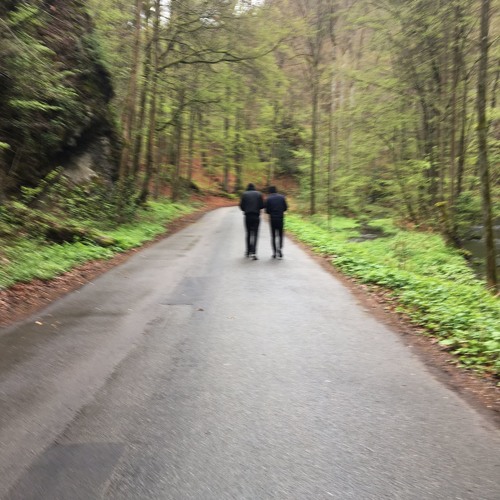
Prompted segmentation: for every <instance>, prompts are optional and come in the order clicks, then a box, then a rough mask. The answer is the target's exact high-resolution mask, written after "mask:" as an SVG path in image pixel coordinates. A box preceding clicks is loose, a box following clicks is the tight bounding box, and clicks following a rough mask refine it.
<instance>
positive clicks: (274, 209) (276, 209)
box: [266, 186, 288, 259]
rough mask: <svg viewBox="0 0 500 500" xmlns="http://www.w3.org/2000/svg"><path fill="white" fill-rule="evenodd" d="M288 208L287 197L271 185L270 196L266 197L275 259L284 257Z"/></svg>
mask: <svg viewBox="0 0 500 500" xmlns="http://www.w3.org/2000/svg"><path fill="white" fill-rule="evenodd" d="M287 209H288V205H287V203H286V198H285V197H284V196H283V195H282V194H279V193H278V192H277V190H276V186H270V187H269V196H268V197H267V199H266V212H267V213H268V214H269V223H270V226H271V243H272V245H273V259H275V258H276V257H278V259H282V258H283V226H284V218H285V212H286V211H287Z"/></svg>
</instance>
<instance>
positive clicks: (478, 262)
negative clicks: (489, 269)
mask: <svg viewBox="0 0 500 500" xmlns="http://www.w3.org/2000/svg"><path fill="white" fill-rule="evenodd" d="M493 234H494V237H495V250H496V257H497V258H496V262H497V276H500V220H497V221H495V226H494V227H493ZM463 248H464V249H465V250H468V251H469V252H470V253H471V254H472V266H473V268H474V271H475V273H476V274H477V276H478V277H480V278H484V277H485V268H486V265H485V259H486V244H485V241H484V228H483V226H472V227H471V228H470V236H469V238H468V239H466V240H464V242H463Z"/></svg>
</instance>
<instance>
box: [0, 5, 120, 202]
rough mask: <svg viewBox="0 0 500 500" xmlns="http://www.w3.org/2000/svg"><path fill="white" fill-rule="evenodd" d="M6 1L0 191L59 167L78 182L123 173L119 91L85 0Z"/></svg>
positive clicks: (1, 30)
mask: <svg viewBox="0 0 500 500" xmlns="http://www.w3.org/2000/svg"><path fill="white" fill-rule="evenodd" d="M2 4H3V5H2V6H0V185H1V187H0V191H4V192H5V191H9V190H15V189H16V188H18V187H19V186H20V185H23V184H27V185H32V184H35V183H36V182H37V181H38V180H39V179H40V178H41V177H43V176H44V175H46V174H47V173H48V172H49V171H50V170H52V169H53V168H55V167H57V166H63V167H65V168H66V169H67V170H68V173H69V174H70V175H72V176H73V177H74V178H75V180H79V179H83V178H88V177H89V176H94V175H100V176H104V177H106V178H108V179H114V178H115V177H116V174H117V162H118V156H119V155H118V154H117V144H118V141H117V138H116V134H115V127H114V121H113V117H112V115H111V112H110V109H109V101H110V99H111V97H112V95H113V89H112V86H111V81H110V77H109V74H108V72H107V71H106V69H105V68H104V66H103V64H102V62H101V60H100V57H99V47H98V46H97V44H96V42H95V40H94V38H93V25H92V20H91V18H90V17H89V15H88V14H87V12H86V10H85V2H84V1H81V0H31V1H28V2H26V1H20V0H10V1H9V0H7V1H5V3H4V2H2Z"/></svg>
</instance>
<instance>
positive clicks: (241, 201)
mask: <svg viewBox="0 0 500 500" xmlns="http://www.w3.org/2000/svg"><path fill="white" fill-rule="evenodd" d="M240 210H243V212H244V211H245V208H244V203H243V195H242V196H241V198H240Z"/></svg>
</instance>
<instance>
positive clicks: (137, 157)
mask: <svg viewBox="0 0 500 500" xmlns="http://www.w3.org/2000/svg"><path fill="white" fill-rule="evenodd" d="M149 12H150V10H149V9H147V10H146V20H145V23H146V26H148V25H149ZM151 44H152V40H151V41H149V43H148V44H147V46H146V58H145V60H144V83H143V85H142V87H141V95H140V98H139V117H138V120H137V127H136V133H135V144H134V152H133V156H132V175H133V176H134V178H136V177H137V174H138V173H139V168H140V164H141V151H142V145H143V144H142V141H143V133H144V125H145V120H146V102H147V97H148V90H149V78H150V75H151V50H152V49H151Z"/></svg>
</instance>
